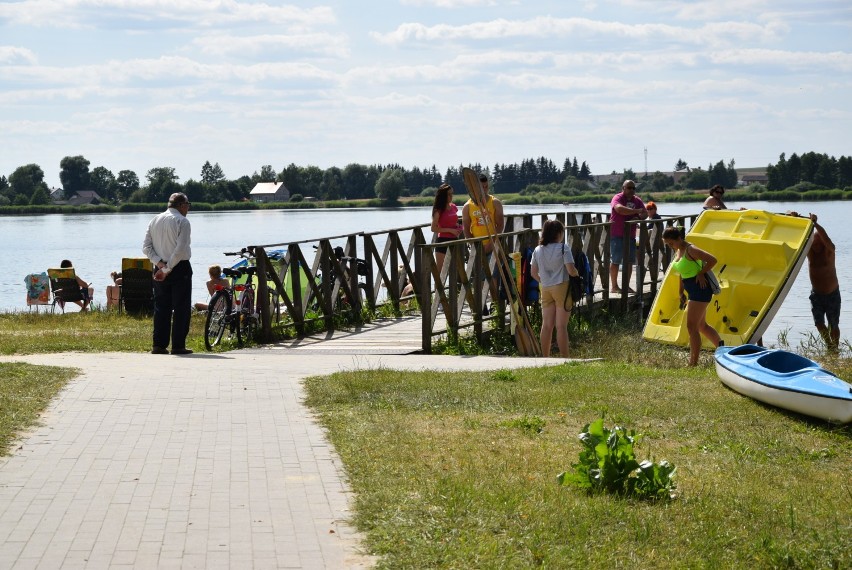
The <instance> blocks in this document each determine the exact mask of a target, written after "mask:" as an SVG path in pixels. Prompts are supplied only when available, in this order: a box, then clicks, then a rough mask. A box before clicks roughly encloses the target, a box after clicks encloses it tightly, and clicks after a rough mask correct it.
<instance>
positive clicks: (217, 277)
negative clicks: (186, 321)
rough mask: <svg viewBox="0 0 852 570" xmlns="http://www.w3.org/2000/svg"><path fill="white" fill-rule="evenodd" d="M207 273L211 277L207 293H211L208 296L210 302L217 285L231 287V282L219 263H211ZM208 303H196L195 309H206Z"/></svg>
mask: <svg viewBox="0 0 852 570" xmlns="http://www.w3.org/2000/svg"><path fill="white" fill-rule="evenodd" d="M207 274H208V275H209V276H210V279H209V280H208V281H207V283H206V285H207V293H209V296H208V297H207V301H208V302H209V301H210V297H212V296H213V293H215V292H216V287H217V286H221V287H224V288H225V289H230V288H231V284H230V283H229V282H228V280H227V279H225V278H224V277H222V268H221V267H219V266H218V265H211V266H210V267H209V268H208V269H207ZM207 305H208V304H207V303H196V304H195V310H196V311H206V310H207Z"/></svg>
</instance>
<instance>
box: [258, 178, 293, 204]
mask: <svg viewBox="0 0 852 570" xmlns="http://www.w3.org/2000/svg"><path fill="white" fill-rule="evenodd" d="M249 196H250V197H251V199H252V200H254V201H255V202H286V201H287V200H289V199H290V191H289V190H287V187H286V186H284V183H283V182H258V183H257V184H256V185H255V187H254V188H252V189H251V192H249Z"/></svg>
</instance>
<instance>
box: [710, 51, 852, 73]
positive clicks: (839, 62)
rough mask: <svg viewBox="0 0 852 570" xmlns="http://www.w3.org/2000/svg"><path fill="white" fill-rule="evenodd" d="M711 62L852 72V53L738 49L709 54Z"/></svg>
mask: <svg viewBox="0 0 852 570" xmlns="http://www.w3.org/2000/svg"><path fill="white" fill-rule="evenodd" d="M708 57H709V59H710V61H712V62H713V63H714V64H718V65H745V66H769V65H771V66H776V67H782V68H785V69H799V70H801V71H817V70H819V71H820V72H824V71H832V70H833V71H841V72H846V73H848V72H852V53H848V52H841V51H833V52H826V53H821V52H812V51H799V52H796V51H788V50H768V49H737V50H726V51H719V52H711V53H709V54H708Z"/></svg>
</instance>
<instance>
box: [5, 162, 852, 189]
mask: <svg viewBox="0 0 852 570" xmlns="http://www.w3.org/2000/svg"><path fill="white" fill-rule="evenodd" d="M0 182H2V181H0ZM2 186H3V185H2V183H0V188H2ZM849 186H852V157H849V156H841V157H840V158H838V159H837V187H838V188H846V187H849Z"/></svg>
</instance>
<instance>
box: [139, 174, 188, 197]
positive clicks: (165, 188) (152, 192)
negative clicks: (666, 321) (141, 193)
mask: <svg viewBox="0 0 852 570" xmlns="http://www.w3.org/2000/svg"><path fill="white" fill-rule="evenodd" d="M145 178H147V179H148V192H147V194H148V200H150V201H152V202H163V203H166V202H167V201H168V199H169V196H171V195H172V194H174V193H175V192H181V191H182V190H183V188H181V185H180V184H179V183H178V180H179V178H178V176H177V174H175V169H174V168H172V167H171V166H158V167H156V168H152V169H151V170H149V171H148V174H146V175H145Z"/></svg>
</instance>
